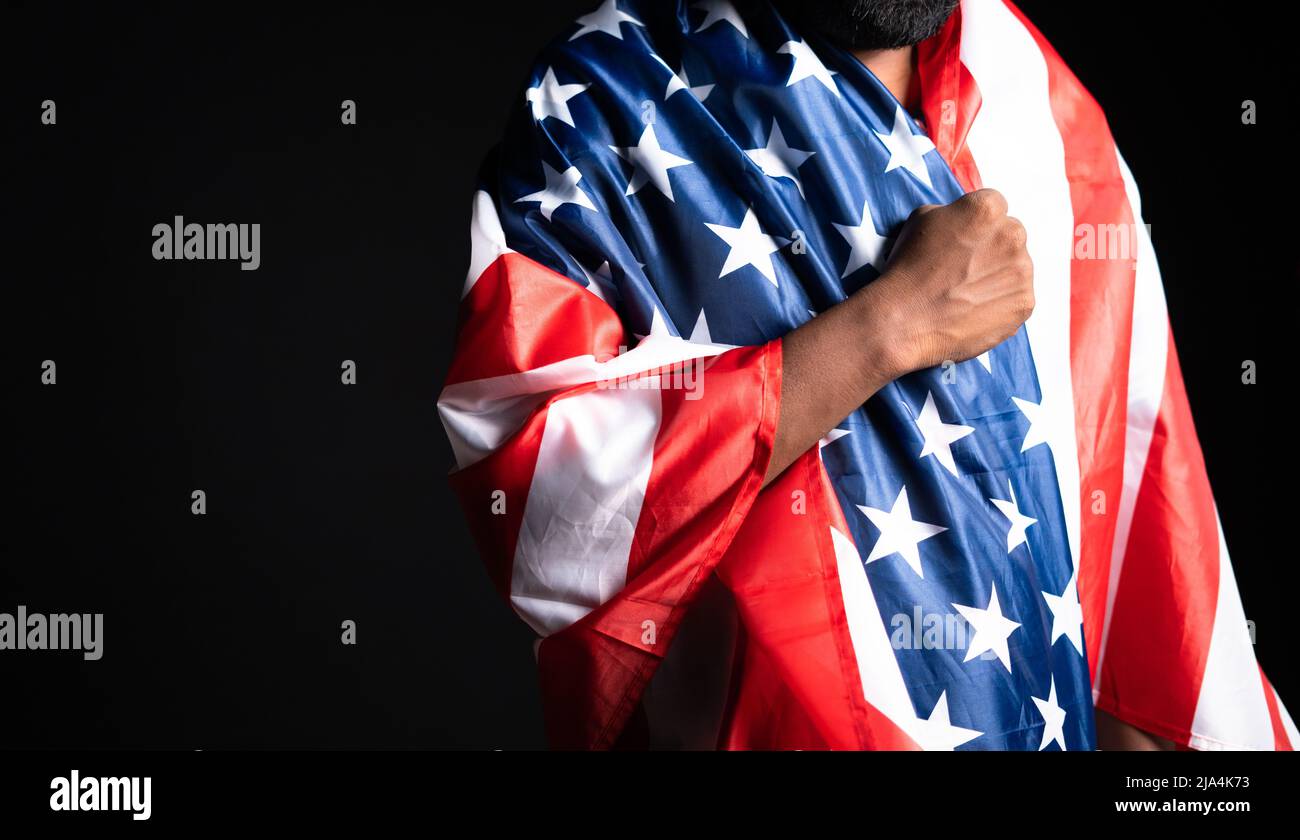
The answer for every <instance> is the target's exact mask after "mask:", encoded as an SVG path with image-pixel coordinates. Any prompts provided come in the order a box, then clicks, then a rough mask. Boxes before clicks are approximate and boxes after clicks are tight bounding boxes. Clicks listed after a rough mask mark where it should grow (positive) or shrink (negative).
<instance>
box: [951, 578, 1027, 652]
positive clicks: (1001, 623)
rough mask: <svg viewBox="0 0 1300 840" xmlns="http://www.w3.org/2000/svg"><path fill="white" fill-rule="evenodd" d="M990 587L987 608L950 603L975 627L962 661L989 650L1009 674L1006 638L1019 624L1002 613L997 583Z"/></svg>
mask: <svg viewBox="0 0 1300 840" xmlns="http://www.w3.org/2000/svg"><path fill="white" fill-rule="evenodd" d="M991 588H992V594H991V595H990V596H989V605H988V608H987V609H980V608H978V607H967V606H963V605H961V604H953V605H952V606H953V609H955V610H957V612H959V613H961V615H962V617H963V618H965V619H966V622H967V623H968V624H970V626H971V627H974V628H975V638H973V639H971V641H970V647H969V648H967V649H966V658H965V659H963V660H962V661H963V662H970V661H971V660H972V659H974V658H975V657H977V656H979V655H980V654H982V653H985V652H986V651H990V650H991V651H993V652H994V653H995V654H997V657H998V661H1000V662H1001V663H1002V664H1003V666H1004V667H1005V668H1006V669H1007V673H1008V674H1009V673H1011V651H1010V650H1009V648H1008V646H1007V639H1008V638H1009V637H1010V636H1011V634H1012V632H1013V631H1015V629H1016V628H1017V627H1019V626H1020V624H1019V622H1015V621H1012V620H1011V619H1009V618H1006V617H1004V616H1003V615H1002V607H1001V605H999V604H998V588H997V585H996V584H994V585H993V586H992V587H991Z"/></svg>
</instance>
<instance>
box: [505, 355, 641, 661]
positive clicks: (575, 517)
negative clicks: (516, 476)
mask: <svg viewBox="0 0 1300 840" xmlns="http://www.w3.org/2000/svg"><path fill="white" fill-rule="evenodd" d="M650 379H652V380H656V379H657V377H650ZM647 384H648V385H657V384H658V383H657V382H650V383H647ZM661 416H662V402H661V398H660V393H659V390H658V388H657V387H647V388H644V389H640V390H596V391H590V392H588V393H585V394H580V395H578V396H574V397H570V398H568V399H563V400H558V401H557V402H555V403H553V404H552V405H551V406H550V408H549V409H548V411H547V414H546V428H545V431H544V432H543V434H542V442H541V446H540V447H539V450H538V453H537V467H536V470H535V471H534V473H533V483H532V486H531V487H530V488H529V491H528V499H527V502H526V507H525V508H524V517H523V522H522V524H521V526H520V529H519V540H518V543H517V544H516V548H515V558H514V571H513V573H512V575H511V579H510V593H511V596H510V600H511V602H512V603H513V604H514V607H515V610H516V611H517V612H518V613H519V615H520V617H521V618H523V619H524V621H526V622H528V624H529V625H530V626H531V627H532V628H533V629H534V630H535V631H537V633H538V634H540V635H542V636H549V635H551V634H552V633H555V632H557V631H559V630H562V629H564V628H565V627H568V626H569V625H570V624H572V623H573V622H575V621H577V620H578V619H580V618H582V617H583V616H585V615H586V614H587V613H589V612H591V611H592V610H593V609H595V608H596V607H598V606H599V605H600V604H602V603H604V602H605V601H607V600H608V599H609V598H611V597H612V596H613V595H614V594H615V593H617V592H618V591H619V590H620V589H622V588H623V585H624V583H625V582H626V581H627V561H628V555H629V552H630V551H631V547H632V537H633V535H634V534H635V533H636V523H637V519H638V518H639V517H640V515H641V505H642V503H643V502H644V501H645V494H646V485H647V483H648V482H649V480H650V468H651V465H652V463H653V460H654V443H655V437H656V435H658V433H659V424H660V420H661Z"/></svg>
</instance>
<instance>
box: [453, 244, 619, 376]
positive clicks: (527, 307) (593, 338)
mask: <svg viewBox="0 0 1300 840" xmlns="http://www.w3.org/2000/svg"><path fill="white" fill-rule="evenodd" d="M625 342H626V337H625V334H624V331H623V324H622V322H620V321H619V319H618V317H617V316H616V315H615V314H614V310H612V309H610V308H609V305H608V304H606V303H605V302H604V301H602V300H601V299H600V298H598V297H596V296H595V295H593V294H592V293H591V292H589V291H587V290H586V289H585V288H584V287H583V286H581V285H579V284H578V283H576V282H574V281H573V280H571V279H569V278H568V277H566V276H564V275H563V274H558V273H556V272H554V271H552V270H551V269H549V268H547V267H546V266H544V265H541V264H540V263H538V262H535V261H534V260H531V259H529V258H528V257H525V256H523V255H522V254H517V253H514V252H509V253H505V254H502V255H501V256H499V257H497V258H496V260H494V261H493V262H492V264H491V265H489V266H488V267H487V268H486V269H484V271H483V273H482V274H481V275H480V276H479V279H478V282H476V283H475V284H474V287H473V288H472V289H470V292H469V294H468V295H466V297H465V299H464V300H463V301H461V306H460V325H459V328H458V331H457V339H456V354H455V356H454V357H453V358H452V364H451V370H450V371H449V372H448V373H447V380H446V383H445V385H444V387H446V386H447V385H455V384H457V383H461V382H469V381H471V380H474V379H489V378H491V377H494V376H503V375H505V374H509V373H518V372H520V371H525V370H532V369H533V368H538V367H542V366H543V365H548V364H552V363H554V362H559V361H562V360H564V359H569V358H572V357H574V356H585V355H593V356H596V358H597V359H602V360H603V359H608V358H612V357H613V356H615V355H617V354H618V352H619V346H620V345H621V344H624V343H625Z"/></svg>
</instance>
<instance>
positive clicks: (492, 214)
mask: <svg viewBox="0 0 1300 840" xmlns="http://www.w3.org/2000/svg"><path fill="white" fill-rule="evenodd" d="M510 250H511V249H510V248H508V247H507V246H506V234H505V231H503V230H502V229H501V218H500V217H499V216H498V215H497V208H496V205H495V204H493V202H492V196H490V195H488V193H487V192H485V191H484V190H479V191H478V192H476V193H474V203H473V210H472V212H471V214H470V221H469V273H468V274H467V275H466V276H465V288H464V290H463V291H462V292H461V293H460V296H461V298H462V299H463V298H464V297H465V296H466V295H468V294H469V291H470V289H472V288H474V284H475V283H477V282H478V279H479V278H480V277H482V276H483V272H484V271H487V267H488V266H490V265H492V263H494V262H496V259H497V257H499V256H501V255H502V254H505V253H509V251H510Z"/></svg>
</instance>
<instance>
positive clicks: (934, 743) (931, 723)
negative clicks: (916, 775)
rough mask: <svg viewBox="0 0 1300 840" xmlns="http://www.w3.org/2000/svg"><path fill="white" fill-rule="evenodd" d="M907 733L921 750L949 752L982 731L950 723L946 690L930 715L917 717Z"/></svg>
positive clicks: (981, 733)
mask: <svg viewBox="0 0 1300 840" xmlns="http://www.w3.org/2000/svg"><path fill="white" fill-rule="evenodd" d="M908 734H909V735H912V736H913V740H915V741H916V742H917V744H918V745H919V746H920V747H921V749H923V750H933V751H943V752H951V751H953V750H954V749H956V748H957V747H960V746H961V745H962V744H964V743H966V742H967V741H973V740H975V739H976V738H978V737H980V736H981V735H983V734H984V733H983V732H978V731H976V730H974V729H963V728H962V727H960V726H953V725H952V720H951V719H950V718H949V717H948V692H946V691H944V692H942V693H940V694H939V700H938V701H937V702H936V703H935V704H934V710H933V711H931V712H930V717H928V718H926V719H924V720H922V719H921V718H917V719H916V722H915V723H913V724H912V726H911V727H910V728H909V732H908Z"/></svg>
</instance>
